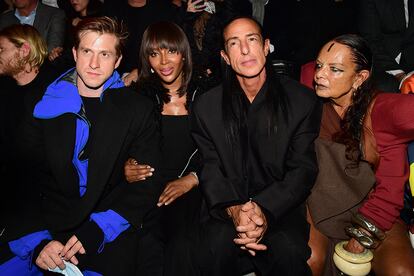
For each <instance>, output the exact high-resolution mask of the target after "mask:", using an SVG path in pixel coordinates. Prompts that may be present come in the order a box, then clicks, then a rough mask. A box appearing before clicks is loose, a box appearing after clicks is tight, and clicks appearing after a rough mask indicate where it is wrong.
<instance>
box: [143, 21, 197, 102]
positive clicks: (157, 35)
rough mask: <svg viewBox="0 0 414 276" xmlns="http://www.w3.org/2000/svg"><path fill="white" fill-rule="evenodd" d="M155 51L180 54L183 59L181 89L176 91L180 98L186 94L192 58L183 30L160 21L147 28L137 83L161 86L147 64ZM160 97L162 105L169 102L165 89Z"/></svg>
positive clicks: (173, 24)
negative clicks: (149, 82)
mask: <svg viewBox="0 0 414 276" xmlns="http://www.w3.org/2000/svg"><path fill="white" fill-rule="evenodd" d="M156 49H169V50H174V51H177V52H178V53H180V54H181V55H182V57H183V63H184V64H183V69H182V70H183V71H182V81H181V87H180V88H179V89H178V95H179V96H180V97H182V96H184V95H185V94H186V93H187V89H188V86H189V83H190V80H191V75H192V58H191V49H190V44H189V43H188V39H187V36H186V35H185V33H184V32H183V30H182V29H181V28H180V27H179V26H178V25H176V24H175V23H173V22H169V21H160V22H157V23H154V24H151V25H150V26H148V28H147V29H146V30H145V32H144V34H143V36H142V43H141V49H140V51H139V60H138V70H139V79H138V83H140V82H143V81H144V82H145V81H152V82H154V81H155V82H157V83H159V84H161V81H160V79H159V77H158V76H157V74H155V73H152V72H151V65H150V62H149V56H150V54H151V53H152V52H153V51H154V50H156ZM162 92H163V93H162V94H161V95H159V96H161V98H162V100H163V102H164V103H168V102H169V101H170V97H169V95H168V94H167V92H168V91H167V89H165V88H164V89H163V90H162Z"/></svg>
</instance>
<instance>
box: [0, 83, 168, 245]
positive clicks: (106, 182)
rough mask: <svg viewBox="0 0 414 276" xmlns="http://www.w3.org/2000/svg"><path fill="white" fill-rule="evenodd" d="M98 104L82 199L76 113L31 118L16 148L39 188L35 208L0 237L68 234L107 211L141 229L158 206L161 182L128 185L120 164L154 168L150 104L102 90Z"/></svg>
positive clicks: (118, 91)
mask: <svg viewBox="0 0 414 276" xmlns="http://www.w3.org/2000/svg"><path fill="white" fill-rule="evenodd" d="M101 104H102V112H101V114H102V115H101V116H102V117H101V118H100V120H99V122H98V124H97V125H96V126H95V131H94V137H93V143H92V144H91V145H90V148H89V152H90V153H89V168H88V182H87V189H86V193H85V194H84V196H83V197H80V195H79V184H78V177H77V173H76V171H75V169H74V166H73V165H72V156H73V148H74V144H75V132H76V120H75V119H76V117H75V115H74V114H64V115H62V116H59V117H57V118H54V119H48V120H39V119H34V118H33V117H32V116H31V114H29V115H30V116H28V119H27V121H26V123H25V125H24V127H23V135H22V136H21V137H22V141H21V147H20V148H21V149H22V151H23V154H22V155H23V156H24V158H25V159H24V160H23V161H24V162H30V164H31V165H32V168H33V171H32V172H33V175H34V178H35V181H36V183H37V185H38V189H39V193H38V194H37V195H34V196H36V197H38V199H37V202H39V206H37V205H35V206H34V207H35V208H32V207H30V208H28V209H27V212H26V213H25V214H22V217H17V218H16V220H15V221H14V223H13V222H10V223H9V224H8V225H7V226H6V231H5V234H6V235H3V236H2V239H6V240H10V239H9V238H16V237H19V236H22V235H24V234H28V233H31V232H33V231H36V230H45V229H47V230H50V231H51V232H57V233H58V232H66V231H71V230H72V229H75V228H77V227H79V226H80V225H81V224H82V223H83V222H85V221H86V220H88V219H89V216H90V214H91V213H93V212H100V211H106V210H108V209H113V210H114V211H116V212H117V213H119V214H120V215H121V216H123V217H124V218H125V219H127V220H128V221H129V223H131V224H132V225H133V226H134V227H140V226H142V223H143V219H144V216H145V214H146V213H147V212H148V210H150V209H151V208H153V207H155V206H156V202H157V199H158V196H159V193H160V189H161V187H160V183H159V182H158V181H157V177H155V178H152V177H151V178H150V179H148V180H145V181H141V182H140V183H132V184H127V183H126V181H125V179H124V174H123V165H124V162H125V161H126V159H127V158H128V157H130V156H131V157H134V158H135V159H136V160H139V161H140V162H142V163H143V164H151V166H153V167H157V166H158V164H157V163H158V158H159V156H160V155H159V131H158V125H157V122H156V119H155V117H154V110H153V104H152V103H151V102H150V100H148V99H147V98H145V97H143V96H140V95H138V94H137V93H135V92H133V91H131V90H129V89H128V88H120V89H111V90H108V91H106V92H104V97H103V101H102V103H101ZM38 207H39V208H38ZM25 218H27V219H25ZM33 218H36V220H34V219H33ZM16 222H17V225H16V224H15V223H16ZM13 226H14V227H13ZM7 234H8V235H7Z"/></svg>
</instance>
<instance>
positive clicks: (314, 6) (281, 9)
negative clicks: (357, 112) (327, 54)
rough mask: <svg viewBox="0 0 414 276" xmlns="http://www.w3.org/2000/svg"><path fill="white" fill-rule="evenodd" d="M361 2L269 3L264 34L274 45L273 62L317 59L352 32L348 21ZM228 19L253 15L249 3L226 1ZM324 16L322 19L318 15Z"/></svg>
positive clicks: (277, 0)
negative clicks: (330, 42)
mask: <svg viewBox="0 0 414 276" xmlns="http://www.w3.org/2000/svg"><path fill="white" fill-rule="evenodd" d="M356 1H358V0H339V1H338V0H301V1H285V0H269V1H268V3H267V4H266V6H265V16H264V20H263V27H264V30H263V35H264V37H266V38H269V39H270V43H272V44H273V45H274V46H275V52H274V53H273V54H272V55H271V58H272V59H275V58H276V59H285V60H290V61H294V62H296V63H298V65H300V64H304V63H306V62H308V61H311V60H314V59H315V57H316V56H317V54H318V51H319V50H320V48H321V47H322V45H323V44H324V43H326V42H327V41H328V40H329V39H332V38H333V37H335V36H337V35H340V34H344V33H353V32H355V30H356V26H355V25H356V24H354V22H353V21H352V20H349V18H350V17H352V16H353V15H354V14H355V12H356V3H355V2H356ZM224 7H225V13H226V19H227V20H229V19H230V18H234V17H235V16H241V15H243V16H251V15H252V5H251V3H250V1H249V0H226V1H224ZM320 14H323V16H317V15H320Z"/></svg>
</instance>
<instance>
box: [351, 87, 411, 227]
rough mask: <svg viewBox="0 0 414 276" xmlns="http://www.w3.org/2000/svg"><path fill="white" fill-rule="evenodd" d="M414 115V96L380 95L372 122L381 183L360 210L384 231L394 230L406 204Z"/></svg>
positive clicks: (378, 175) (377, 98)
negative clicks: (405, 194)
mask: <svg viewBox="0 0 414 276" xmlns="http://www.w3.org/2000/svg"><path fill="white" fill-rule="evenodd" d="M413 118H414V95H401V94H391V93H389V94H388V93H383V94H379V95H378V96H377V97H376V99H375V103H374V106H373V108H372V113H371V121H372V129H373V132H374V136H375V139H376V142H377V150H378V153H379V155H380V161H379V164H378V168H377V170H376V172H375V176H376V179H377V184H376V186H375V188H374V190H373V192H372V193H370V194H369V196H368V198H367V199H366V200H365V201H364V203H363V205H362V206H361V208H360V209H359V212H360V213H362V214H363V215H364V216H366V217H367V218H369V219H371V220H372V221H373V222H374V223H375V224H376V225H377V226H378V227H380V228H382V229H383V230H389V229H391V227H392V225H393V224H394V222H395V221H396V219H397V218H398V217H399V215H400V210H401V208H402V207H403V197H404V185H405V183H406V181H407V180H408V177H409V166H408V159H407V145H408V143H409V142H411V141H413V140H414V120H413Z"/></svg>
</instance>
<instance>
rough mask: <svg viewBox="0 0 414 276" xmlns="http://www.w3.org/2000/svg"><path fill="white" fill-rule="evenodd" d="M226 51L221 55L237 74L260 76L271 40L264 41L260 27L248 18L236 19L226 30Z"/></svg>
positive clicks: (245, 76)
mask: <svg viewBox="0 0 414 276" xmlns="http://www.w3.org/2000/svg"><path fill="white" fill-rule="evenodd" d="M224 43H225V51H221V56H222V57H223V58H224V60H225V61H226V62H227V64H228V65H230V66H231V67H232V68H233V70H234V71H235V72H236V74H237V75H239V76H241V77H244V78H253V77H256V76H258V75H259V74H260V73H261V72H262V71H263V68H264V66H265V63H266V56H267V54H268V53H269V40H267V39H266V40H265V41H263V37H262V35H261V34H260V30H259V27H258V26H257V25H256V24H255V23H254V22H253V21H252V20H249V19H246V18H240V19H236V20H235V21H233V22H232V23H230V25H228V26H227V28H226V29H225V31H224Z"/></svg>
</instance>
